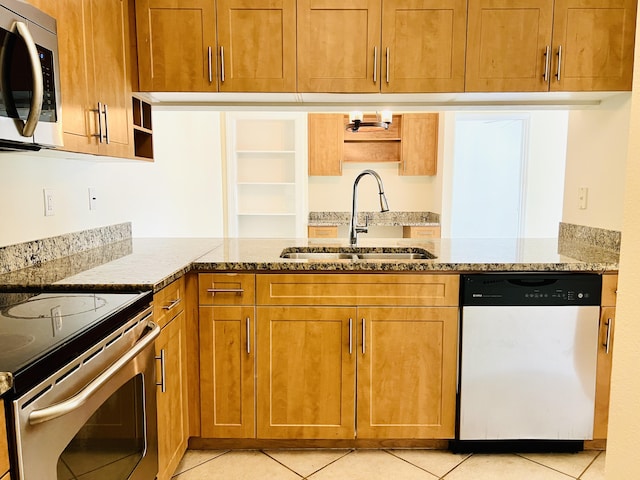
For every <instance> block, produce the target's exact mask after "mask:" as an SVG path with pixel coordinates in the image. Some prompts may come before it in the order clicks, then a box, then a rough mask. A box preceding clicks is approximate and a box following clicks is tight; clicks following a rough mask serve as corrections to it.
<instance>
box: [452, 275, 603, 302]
mask: <svg viewBox="0 0 640 480" xmlns="http://www.w3.org/2000/svg"><path fill="white" fill-rule="evenodd" d="M461 284H462V289H461V298H460V300H461V302H460V303H461V305H463V306H464V305H479V306H481V305H488V306H489V305H490V306H494V305H498V306H499V305H505V306H509V305H512V306H517V305H525V306H526V305H600V296H601V292H602V276H601V275H598V274H595V273H524V274H523V273H520V274H512V273H479V274H472V275H462V276H461Z"/></svg>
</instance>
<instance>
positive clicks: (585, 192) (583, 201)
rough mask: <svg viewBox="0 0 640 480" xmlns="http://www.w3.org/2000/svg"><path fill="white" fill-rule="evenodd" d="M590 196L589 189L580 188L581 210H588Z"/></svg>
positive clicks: (579, 205)
mask: <svg viewBox="0 0 640 480" xmlns="http://www.w3.org/2000/svg"><path fill="white" fill-rule="evenodd" d="M588 194H589V189H588V188H587V187H580V188H578V207H579V208H580V210H585V209H586V208H587V196H588Z"/></svg>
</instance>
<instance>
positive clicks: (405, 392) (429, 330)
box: [356, 307, 458, 438]
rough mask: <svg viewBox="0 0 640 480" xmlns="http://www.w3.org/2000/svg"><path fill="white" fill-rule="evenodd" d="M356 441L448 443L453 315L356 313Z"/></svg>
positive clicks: (414, 310) (412, 310)
mask: <svg viewBox="0 0 640 480" xmlns="http://www.w3.org/2000/svg"><path fill="white" fill-rule="evenodd" d="M357 319H358V322H357V325H358V334H357V336H356V338H358V344H359V345H358V373H357V375H358V394H357V398H358V406H357V411H358V438H453V436H454V433H455V432H454V429H455V405H456V378H457V375H456V374H457V345H458V343H457V342H458V310H457V308H453V307H446V308H418V307H394V308H385V307H372V308H362V307H359V308H358V317H357Z"/></svg>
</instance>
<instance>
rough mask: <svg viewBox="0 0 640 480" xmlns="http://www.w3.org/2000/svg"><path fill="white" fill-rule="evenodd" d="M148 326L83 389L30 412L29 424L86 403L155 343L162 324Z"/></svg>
mask: <svg viewBox="0 0 640 480" xmlns="http://www.w3.org/2000/svg"><path fill="white" fill-rule="evenodd" d="M147 328H150V329H151V330H150V332H149V333H147V334H146V335H145V336H144V337H142V339H141V340H140V341H139V342H138V343H136V344H135V346H134V347H133V348H131V350H129V351H128V352H127V353H125V354H124V355H123V356H122V357H120V358H119V359H118V360H117V361H116V362H115V363H114V364H113V365H111V366H110V367H109V368H108V369H107V370H105V371H104V372H102V373H101V374H100V375H99V376H98V377H97V378H95V379H94V380H92V381H91V383H89V385H87V386H86V387H85V388H84V389H82V391H80V392H79V393H77V394H76V395H74V396H73V397H71V398H69V399H67V400H64V401H62V402H60V403H56V404H55V405H51V406H50V407H45V408H42V409H40V410H34V411H33V412H31V413H30V414H29V424H31V425H38V424H39V423H44V422H48V421H50V420H54V419H56V418H58V417H62V416H63V415H66V414H67V413H70V412H73V411H74V410H76V409H78V408H80V407H81V406H82V405H84V404H85V403H86V402H87V400H89V398H90V397H91V396H92V395H93V394H94V393H96V392H97V391H98V390H99V389H100V388H101V387H102V386H103V385H104V384H105V383H107V382H108V381H109V380H110V379H111V377H113V376H114V375H115V374H116V373H118V371H120V370H121V369H122V368H123V367H124V366H125V365H127V364H128V363H129V362H131V360H133V359H134V358H135V357H137V356H138V355H139V354H140V352H142V351H143V350H144V349H145V348H147V347H148V346H149V345H151V344H152V343H153V341H154V340H155V339H156V338H157V337H158V335H160V326H158V325H157V324H156V323H153V322H149V324H148V325H147Z"/></svg>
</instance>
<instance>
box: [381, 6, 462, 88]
mask: <svg viewBox="0 0 640 480" xmlns="http://www.w3.org/2000/svg"><path fill="white" fill-rule="evenodd" d="M466 37H467V2H466V0H399V1H395V2H383V12H382V49H383V51H382V69H381V71H382V91H383V92H462V91H464V60H465V58H464V52H465V44H466Z"/></svg>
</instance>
